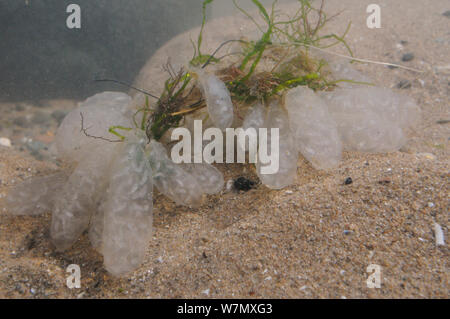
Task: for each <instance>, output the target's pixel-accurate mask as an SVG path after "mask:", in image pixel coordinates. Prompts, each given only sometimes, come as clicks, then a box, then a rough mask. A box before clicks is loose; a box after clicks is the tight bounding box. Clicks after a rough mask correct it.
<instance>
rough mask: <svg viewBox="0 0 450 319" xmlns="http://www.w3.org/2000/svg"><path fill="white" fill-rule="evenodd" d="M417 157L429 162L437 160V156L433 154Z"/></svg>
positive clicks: (423, 154) (420, 154) (421, 154)
mask: <svg viewBox="0 0 450 319" xmlns="http://www.w3.org/2000/svg"><path fill="white" fill-rule="evenodd" d="M417 155H418V156H420V157H424V158H426V159H427V160H430V161H434V160H435V159H436V156H435V155H433V154H431V153H419V154H417Z"/></svg>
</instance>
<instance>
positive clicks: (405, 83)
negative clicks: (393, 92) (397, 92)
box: [397, 80, 411, 89]
mask: <svg viewBox="0 0 450 319" xmlns="http://www.w3.org/2000/svg"><path fill="white" fill-rule="evenodd" d="M397 88H398V89H409V88H411V82H410V81H409V80H401V81H400V82H399V83H398V84H397Z"/></svg>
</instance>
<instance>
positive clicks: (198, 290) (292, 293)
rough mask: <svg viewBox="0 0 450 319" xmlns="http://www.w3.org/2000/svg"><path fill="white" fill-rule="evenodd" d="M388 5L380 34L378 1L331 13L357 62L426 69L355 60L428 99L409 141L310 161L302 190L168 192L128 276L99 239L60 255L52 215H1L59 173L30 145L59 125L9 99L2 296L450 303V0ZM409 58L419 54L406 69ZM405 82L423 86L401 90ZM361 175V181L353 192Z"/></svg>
mask: <svg viewBox="0 0 450 319" xmlns="http://www.w3.org/2000/svg"><path fill="white" fill-rule="evenodd" d="M378 2H379V4H380V6H381V8H382V28H381V29H375V30H370V29H368V28H367V27H366V17H367V14H366V10H365V9H366V7H367V5H368V4H369V3H371V1H366V0H364V1H360V0H345V1H328V7H327V10H328V11H329V12H339V11H341V10H342V9H345V11H343V12H342V13H341V15H340V16H339V17H338V18H336V19H335V20H334V21H333V22H332V23H331V25H330V26H329V27H330V28H336V29H337V30H342V31H341V32H340V33H342V32H343V30H345V27H346V25H347V23H348V21H352V23H353V27H352V29H351V31H350V33H349V34H348V42H349V44H350V46H351V47H352V48H353V49H354V53H355V56H358V57H362V58H369V59H371V60H378V61H386V62H392V63H400V64H404V65H406V66H409V67H413V68H416V69H421V70H424V71H425V72H424V73H414V72H410V71H406V70H402V69H398V68H397V69H391V68H388V67H385V66H378V65H365V64H364V65H362V64H360V65H357V66H356V68H357V69H358V70H360V71H362V72H364V73H365V74H367V75H368V76H370V77H371V78H372V79H374V80H375V82H376V83H377V84H378V85H380V86H384V87H389V88H393V89H394V90H397V91H401V92H402V93H403V94H407V95H409V96H412V97H413V98H414V99H415V100H416V102H417V103H418V104H419V106H420V107H421V109H422V113H423V120H422V123H421V124H420V126H419V127H417V129H416V131H415V133H414V134H413V136H411V139H410V141H409V142H408V144H407V145H406V146H405V147H404V148H403V149H402V150H401V151H400V152H396V153H391V154H375V155H374V154H360V153H350V152H347V153H345V154H344V158H343V160H342V162H341V164H340V165H339V167H337V168H336V169H334V170H331V171H328V172H322V171H317V170H314V169H313V168H312V167H311V166H310V165H309V164H308V163H307V162H306V161H304V160H300V161H299V163H298V178H297V181H296V183H295V185H293V186H291V187H288V188H286V189H284V190H280V191H271V190H268V189H267V188H265V187H264V186H262V185H259V186H258V187H257V188H256V189H253V190H251V191H249V192H246V193H237V192H234V191H231V192H224V193H222V194H219V195H216V196H209V197H208V198H207V200H206V201H205V204H204V205H203V206H202V207H201V208H199V209H195V210H193V209H190V208H186V207H181V206H176V205H175V204H174V203H173V202H171V201H170V200H168V199H167V198H165V197H164V196H162V195H156V196H155V197H156V198H155V206H154V234H153V240H152V241H151V242H150V243H149V247H148V255H147V258H146V261H145V263H144V264H143V265H142V266H141V267H140V268H139V269H138V270H136V271H135V272H134V273H132V274H130V275H129V277H127V278H122V279H116V278H113V277H111V276H110V275H109V274H108V273H107V272H106V271H105V270H104V268H103V265H102V259H101V256H100V255H99V254H97V253H96V252H95V251H94V250H93V249H92V248H91V246H90V243H89V240H88V238H87V236H83V237H82V238H80V240H79V241H78V242H77V243H76V244H75V245H74V246H73V247H72V248H71V249H70V250H68V251H66V252H64V253H56V252H55V250H54V247H53V246H52V244H51V242H50V238H49V226H50V219H51V215H50V212H49V213H48V214H46V215H44V216H39V217H12V216H9V215H8V214H7V212H6V211H5V210H4V209H3V208H2V207H3V206H2V202H1V201H2V199H3V198H4V197H5V196H6V194H7V193H8V189H9V187H10V186H12V185H14V184H16V183H18V182H20V181H21V180H23V179H24V178H27V177H29V176H32V175H38V174H46V173H48V172H52V171H54V170H56V169H58V167H57V165H56V164H55V163H54V162H52V161H40V160H38V159H36V157H37V156H31V155H29V153H28V152H26V151H23V150H22V149H25V148H24V147H23V146H22V145H21V143H22V141H23V140H24V137H26V136H32V137H33V138H34V139H36V140H38V141H39V142H40V143H42V144H45V145H48V146H49V148H50V144H51V141H52V139H53V134H54V131H55V129H56V122H55V121H54V122H49V123H47V124H46V125H47V126H46V127H45V129H43V128H42V126H40V127H39V128H37V127H31V126H30V127H24V125H22V127H21V128H20V127H18V128H13V124H11V123H12V122H13V116H15V115H16V114H17V112H22V113H23V114H28V116H29V114H30V112H34V111H33V110H34V109H35V108H34V107H32V106H30V107H28V106H25V107H23V108H19V110H18V111H17V112H16V111H14V112H12V111H10V110H11V109H12V108H14V107H15V106H14V105H12V104H6V103H5V104H2V105H0V110H1V112H2V116H1V119H0V127H1V130H0V137H8V138H10V139H11V140H12V141H13V147H10V148H7V147H0V297H4V298H77V297H78V298H128V297H132V298H208V297H210V298H344V297H345V298H448V297H449V295H450V294H449V287H450V286H449V265H448V261H449V251H448V245H447V243H446V245H444V246H436V244H435V233H434V224H435V223H437V224H439V225H440V226H441V227H442V229H443V233H444V237H445V239H446V240H447V238H448V225H449V215H448V208H449V207H450V205H449V204H450V203H449V185H450V184H449V177H450V174H449V150H448V148H449V137H450V130H449V120H450V114H449V105H450V104H449V92H450V86H449V84H450V61H449V56H450V28H449V26H450V19H449V18H448V17H446V16H444V15H443V13H444V12H446V11H447V10H450V6H449V3H448V1H445V0H434V1H433V5H428V4H425V3H424V2H423V1H419V0H395V1H387V0H384V1H378ZM192 33H193V34H194V35H195V34H196V33H195V32H192ZM406 53H413V54H414V59H413V60H412V61H409V62H402V56H403V55H404V54H406ZM189 54H190V52H189ZM144 73H145V72H144ZM141 80H142V77H141ZM401 81H403V82H404V81H409V83H410V84H411V87H408V88H405V89H398V88H397V85H398V83H400V82H401ZM138 82H139V80H138ZM404 83H405V82H404ZM61 106H64V107H63V108H65V109H66V110H69V109H70V108H71V107H73V103H72V102H70V101H59V102H55V101H54V102H53V103H49V106H47V107H44V108H43V109H41V108H39V111H37V112H40V113H42V112H43V113H46V114H47V113H48V114H50V112H51V111H54V110H56V109H57V108H58V107H59V108H61ZM31 121H32V120H31ZM30 134H31V135H30ZM34 155H36V153H34ZM44 155H45V152H44ZM38 158H39V157H38ZM44 158H45V156H44ZM218 168H219V169H220V170H221V171H222V172H223V173H224V175H225V178H226V180H229V179H232V178H236V177H239V176H245V177H248V178H250V179H254V180H256V175H255V172H254V168H253V167H251V166H249V165H247V166H243V165H226V166H225V165H219V166H218ZM349 177H351V179H352V181H353V183H352V184H349V185H345V183H344V182H345V180H347V179H348V178H349ZM70 264H78V265H80V267H81V278H82V279H81V288H80V289H68V288H67V286H66V278H67V276H68V273H66V268H67V267H68V266H69V265H70ZM370 264H378V265H380V266H381V268H382V274H381V278H382V281H381V283H382V284H381V288H380V289H369V288H368V287H367V284H366V280H367V277H368V273H367V271H366V270H367V267H368V266H369V265H370Z"/></svg>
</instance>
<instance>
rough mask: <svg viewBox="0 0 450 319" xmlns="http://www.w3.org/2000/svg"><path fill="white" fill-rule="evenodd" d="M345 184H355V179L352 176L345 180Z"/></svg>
mask: <svg viewBox="0 0 450 319" xmlns="http://www.w3.org/2000/svg"><path fill="white" fill-rule="evenodd" d="M344 184H345V185H350V184H353V179H352V178H351V177H349V178H347V179H346V180H345V182H344Z"/></svg>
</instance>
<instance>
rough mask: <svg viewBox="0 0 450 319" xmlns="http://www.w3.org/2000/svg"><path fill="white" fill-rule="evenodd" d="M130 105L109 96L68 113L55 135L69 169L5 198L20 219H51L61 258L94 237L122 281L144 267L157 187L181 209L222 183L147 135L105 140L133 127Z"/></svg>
mask: <svg viewBox="0 0 450 319" xmlns="http://www.w3.org/2000/svg"><path fill="white" fill-rule="evenodd" d="M131 104H132V101H131V98H130V97H129V96H128V95H126V94H124V93H113V92H105V93H101V94H97V95H95V96H94V97H91V98H89V99H88V100H86V101H85V102H84V103H82V104H81V105H80V106H79V107H77V108H76V109H75V110H73V111H72V112H70V113H69V114H68V115H67V117H66V118H65V119H64V121H63V122H62V124H61V126H60V127H59V129H58V131H57V134H56V148H57V155H58V157H60V158H61V159H64V160H65V161H66V162H68V163H69V164H71V168H70V169H68V170H66V171H63V172H60V173H57V174H54V175H50V176H45V177H35V178H31V179H29V180H27V181H25V182H24V183H22V184H20V185H18V186H17V187H16V188H15V189H13V190H12V191H11V192H10V193H9V196H8V198H7V204H8V208H9V209H8V210H9V211H11V212H12V213H14V214H17V215H38V214H42V213H45V212H48V211H52V212H53V214H52V224H51V231H50V234H51V238H52V241H53V243H54V244H55V246H56V248H57V249H58V250H59V251H63V250H66V249H68V248H69V247H71V246H72V245H73V244H74V243H75V242H76V241H77V239H78V238H79V237H80V236H81V235H82V233H83V232H84V231H86V230H89V238H90V241H91V243H92V245H93V246H94V247H95V248H96V249H97V250H98V251H99V252H100V253H101V254H102V255H103V257H104V264H105V268H106V269H107V270H108V271H109V272H110V273H111V274H113V275H116V276H120V275H123V274H125V273H127V272H129V271H132V270H134V269H135V268H137V267H138V266H139V265H140V264H141V263H142V262H143V260H144V255H145V252H146V249H147V245H148V242H149V240H150V236H151V232H152V209H153V200H152V197H153V187H155V188H156V189H158V191H159V192H161V193H162V194H164V195H166V196H167V197H169V198H170V199H172V200H173V201H175V202H176V203H177V204H179V205H188V206H191V207H194V206H198V205H200V204H201V201H202V197H203V196H204V194H214V193H217V192H220V191H221V190H222V189H223V184H224V180H223V176H222V174H221V172H220V171H218V170H217V169H216V168H215V167H214V166H212V165H209V164H206V163H202V164H184V163H183V164H175V163H174V162H173V161H172V160H171V159H170V158H169V156H168V155H167V150H166V148H165V146H164V145H163V144H161V143H159V142H157V141H154V140H152V141H151V142H150V143H149V142H148V138H147V137H146V136H145V134H144V132H143V131H141V130H137V129H133V130H132V131H126V130H120V129H117V132H118V133H120V134H122V135H125V140H124V141H123V142H118V141H117V142H116V141H106V140H105V139H114V135H111V134H108V130H109V128H111V127H112V126H121V127H125V128H127V127H128V128H131V127H133V122H132V114H133V113H134V111H133V110H130V109H129V107H128V106H129V105H131ZM82 118H83V121H82ZM82 125H83V127H82Z"/></svg>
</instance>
